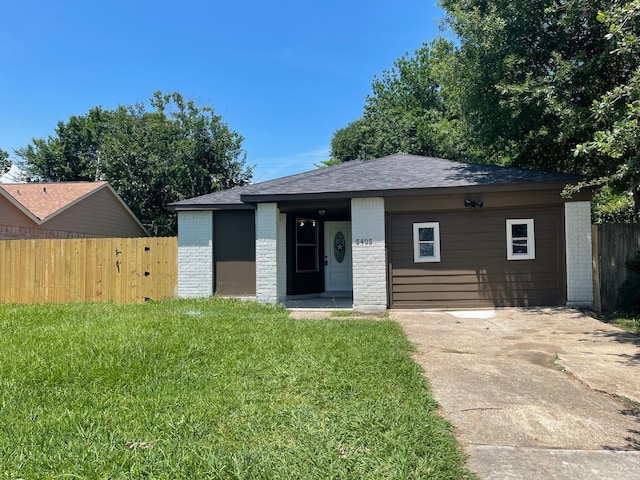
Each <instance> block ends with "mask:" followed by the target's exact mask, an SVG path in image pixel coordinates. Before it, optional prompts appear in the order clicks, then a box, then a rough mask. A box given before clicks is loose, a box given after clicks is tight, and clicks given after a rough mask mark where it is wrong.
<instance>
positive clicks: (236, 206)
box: [167, 203, 256, 212]
mask: <svg viewBox="0 0 640 480" xmlns="http://www.w3.org/2000/svg"><path fill="white" fill-rule="evenodd" d="M255 209H256V207H255V205H252V204H249V203H227V204H224V203H211V204H204V203H203V204H195V205H194V204H191V205H167V210H169V211H170V212H191V211H201V210H216V211H217V210H255Z"/></svg>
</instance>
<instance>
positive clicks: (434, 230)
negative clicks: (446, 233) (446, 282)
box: [413, 222, 440, 263]
mask: <svg viewBox="0 0 640 480" xmlns="http://www.w3.org/2000/svg"><path fill="white" fill-rule="evenodd" d="M413 261H414V262H416V263H419V262H439V261H440V224H439V223H438V222H427V223H414V224H413Z"/></svg>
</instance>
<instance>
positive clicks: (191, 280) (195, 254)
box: [178, 211, 214, 297]
mask: <svg viewBox="0 0 640 480" xmlns="http://www.w3.org/2000/svg"><path fill="white" fill-rule="evenodd" d="M212 238H213V212H211V211H203V212H178V296H179V297H208V296H210V295H213V293H214V290H213V285H214V279H213V240H212Z"/></svg>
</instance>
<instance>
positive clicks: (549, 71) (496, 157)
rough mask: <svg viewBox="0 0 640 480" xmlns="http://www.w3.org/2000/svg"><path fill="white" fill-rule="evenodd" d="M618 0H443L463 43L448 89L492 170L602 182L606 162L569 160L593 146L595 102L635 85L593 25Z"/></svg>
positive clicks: (601, 31) (599, 26)
mask: <svg viewBox="0 0 640 480" xmlns="http://www.w3.org/2000/svg"><path fill="white" fill-rule="evenodd" d="M614 3H616V2H615V0H536V1H531V0H441V4H442V6H443V7H444V8H445V10H446V13H447V20H446V21H447V24H448V26H449V27H450V28H451V30H452V31H453V32H454V33H455V34H456V35H458V37H459V39H460V46H459V50H458V51H457V52H456V55H455V56H454V57H453V63H454V66H453V68H452V69H451V71H452V72H455V74H454V75H451V76H449V77H448V78H447V81H446V82H444V83H443V90H445V93H446V94H447V95H448V98H449V99H450V101H452V102H454V103H455V104H457V108H458V110H459V114H460V116H461V118H463V119H464V123H463V125H465V126H466V128H468V130H467V133H466V135H465V138H466V139H467V140H468V141H469V142H470V143H471V144H472V145H474V146H475V148H477V149H478V150H480V151H482V152H483V153H484V154H485V155H486V156H487V158H488V161H489V162H491V163H497V164H509V165H515V166H520V167H527V168H536V169H542V170H552V171H563V172H574V173H584V174H591V175H599V174H600V173H601V172H602V171H603V170H604V169H605V168H604V167H605V165H606V163H607V161H608V160H607V157H606V155H602V156H600V157H597V158H596V157H595V156H594V158H593V159H592V161H590V162H586V163H585V162H584V161H581V160H580V159H577V158H575V157H574V156H573V155H572V152H573V149H574V148H575V147H576V145H578V144H580V143H582V142H585V141H587V140H588V139H590V138H592V136H593V134H594V132H595V130H596V126H595V122H594V119H593V117H592V114H591V110H590V108H591V103H592V101H593V99H594V98H598V97H599V96H600V95H602V94H603V93H604V92H606V91H607V90H608V89H610V88H611V86H612V85H616V84H618V83H620V82H625V81H626V80H628V78H629V73H630V65H631V63H630V59H629V58H627V57H624V56H621V57H619V58H611V56H610V55H609V52H610V50H612V48H613V44H612V42H611V40H610V39H608V38H606V37H605V34H606V29H605V26H604V25H602V23H601V22H598V21H597V19H596V13H597V11H598V8H599V7H601V6H602V5H603V4H604V5H613V4H614Z"/></svg>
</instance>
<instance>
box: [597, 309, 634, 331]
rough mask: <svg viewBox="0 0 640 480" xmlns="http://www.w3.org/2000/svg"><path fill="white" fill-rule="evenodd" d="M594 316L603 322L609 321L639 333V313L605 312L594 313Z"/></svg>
mask: <svg viewBox="0 0 640 480" xmlns="http://www.w3.org/2000/svg"><path fill="white" fill-rule="evenodd" d="M594 316H595V318H597V319H598V320H600V321H603V322H605V323H611V324H613V325H616V326H618V327H620V328H622V329H623V330H626V331H627V332H631V333H637V334H640V315H635V314H632V313H624V312H607V313H600V314H594Z"/></svg>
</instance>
